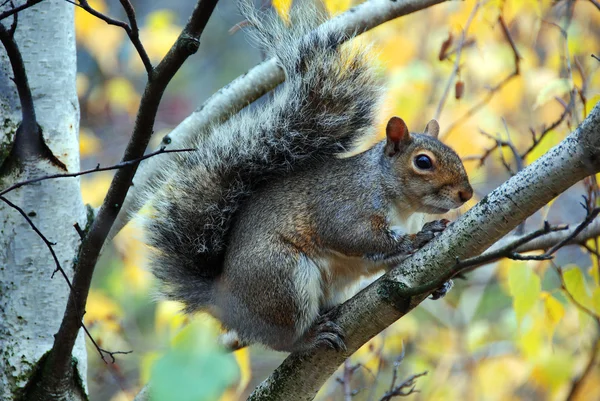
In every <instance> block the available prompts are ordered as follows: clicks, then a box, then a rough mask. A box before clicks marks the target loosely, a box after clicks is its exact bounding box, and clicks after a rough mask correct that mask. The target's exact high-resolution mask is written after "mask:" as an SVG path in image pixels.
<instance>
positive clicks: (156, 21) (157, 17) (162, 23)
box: [146, 10, 176, 29]
mask: <svg viewBox="0 0 600 401" xmlns="http://www.w3.org/2000/svg"><path fill="white" fill-rule="evenodd" d="M175 20H176V16H175V13H173V11H171V10H157V11H153V12H151V13H150V14H148V17H146V27H147V28H150V29H164V28H166V27H168V26H170V25H173V22H174V21H175Z"/></svg>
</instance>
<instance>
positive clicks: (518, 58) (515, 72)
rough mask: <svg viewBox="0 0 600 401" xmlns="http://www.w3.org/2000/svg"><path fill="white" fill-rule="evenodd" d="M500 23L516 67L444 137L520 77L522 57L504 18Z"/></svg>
mask: <svg viewBox="0 0 600 401" xmlns="http://www.w3.org/2000/svg"><path fill="white" fill-rule="evenodd" d="M498 22H499V23H500V26H501V27H502V33H503V34H504V37H505V38H506V41H507V42H508V43H509V45H510V48H511V49H512V51H513V58H514V65H515V67H514V69H513V71H512V72H511V73H510V74H509V75H507V76H506V77H505V78H504V79H502V80H501V81H500V82H498V83H497V84H496V85H494V86H493V87H491V88H490V89H488V93H487V94H486V95H485V96H484V97H483V98H482V99H481V100H480V101H479V102H477V103H475V104H474V105H473V106H471V108H470V109H469V110H467V111H466V112H465V114H463V115H462V116H460V117H459V118H457V119H456V120H455V121H454V122H452V123H451V124H450V125H449V126H448V128H447V129H446V132H445V134H444V136H446V135H450V133H452V132H453V131H454V130H455V129H456V128H457V127H458V126H459V125H461V124H463V123H464V122H465V121H466V120H468V119H469V118H471V117H472V116H473V115H474V114H475V113H477V112H478V111H479V110H480V109H481V108H482V107H483V106H485V105H486V104H488V103H489V102H490V101H491V100H492V99H493V97H494V95H495V94H496V93H498V92H499V91H500V90H501V89H502V88H503V87H504V86H505V85H506V84H508V83H509V82H510V81H511V80H512V79H513V78H515V77H517V76H518V75H519V71H520V67H519V65H520V61H521V56H520V55H519V52H518V50H517V47H516V45H515V41H514V39H513V38H512V36H511V35H510V31H509V30H508V27H507V25H506V23H505V21H504V18H503V17H502V16H499V17H498Z"/></svg>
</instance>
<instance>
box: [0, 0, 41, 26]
mask: <svg viewBox="0 0 600 401" xmlns="http://www.w3.org/2000/svg"><path fill="white" fill-rule="evenodd" d="M42 1H43V0H27V1H26V2H25V3H23V4H21V5H20V6H17V7H14V8H11V9H10V10H7V11H4V12H2V13H0V21H2V20H3V19H4V18H7V17H10V16H11V15H14V14H16V13H18V12H20V11H23V10H25V9H27V8H29V7H32V6H35V5H36V4H37V3H41V2H42Z"/></svg>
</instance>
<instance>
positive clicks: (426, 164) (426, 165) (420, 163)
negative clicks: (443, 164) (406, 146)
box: [415, 155, 433, 170]
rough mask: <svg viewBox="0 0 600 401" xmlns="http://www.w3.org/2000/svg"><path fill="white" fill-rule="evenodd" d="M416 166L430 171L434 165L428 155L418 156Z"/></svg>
mask: <svg viewBox="0 0 600 401" xmlns="http://www.w3.org/2000/svg"><path fill="white" fill-rule="evenodd" d="M415 165H416V166H417V167H418V168H420V169H421V170H429V169H430V168H432V167H433V163H432V162H431V159H430V158H429V156H427V155H418V156H417V157H415Z"/></svg>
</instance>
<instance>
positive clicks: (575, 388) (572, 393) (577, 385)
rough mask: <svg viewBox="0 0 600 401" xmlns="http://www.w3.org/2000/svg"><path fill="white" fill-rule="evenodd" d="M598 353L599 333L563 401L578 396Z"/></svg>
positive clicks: (599, 344)
mask: <svg viewBox="0 0 600 401" xmlns="http://www.w3.org/2000/svg"><path fill="white" fill-rule="evenodd" d="M599 353H600V335H596V340H595V341H594V346H593V347H592V349H591V350H590V355H589V358H588V361H587V363H586V364H585V368H584V369H583V372H581V374H580V375H579V377H577V378H576V379H575V380H574V381H573V383H572V384H571V390H569V394H568V395H567V398H565V401H573V400H576V399H577V398H578V395H579V394H578V393H579V392H580V391H581V389H582V387H583V383H584V382H585V381H586V380H587V379H589V378H590V377H591V374H592V373H593V372H594V365H596V361H597V360H598V354H599Z"/></svg>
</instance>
